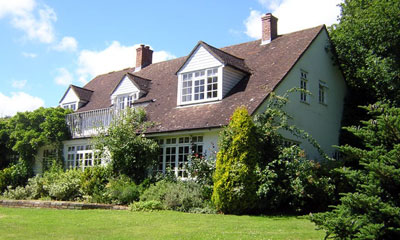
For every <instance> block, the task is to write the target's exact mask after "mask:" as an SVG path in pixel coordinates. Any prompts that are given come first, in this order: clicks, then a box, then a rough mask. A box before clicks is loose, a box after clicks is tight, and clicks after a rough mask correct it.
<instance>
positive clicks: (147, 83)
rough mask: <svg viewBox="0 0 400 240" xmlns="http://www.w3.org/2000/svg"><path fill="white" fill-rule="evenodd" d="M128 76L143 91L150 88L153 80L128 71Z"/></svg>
mask: <svg viewBox="0 0 400 240" xmlns="http://www.w3.org/2000/svg"><path fill="white" fill-rule="evenodd" d="M127 76H128V78H129V79H130V80H131V81H132V82H133V84H135V85H136V86H137V87H138V88H139V89H140V90H141V91H144V92H146V93H147V92H148V91H149V90H150V88H151V80H149V79H145V78H142V77H139V76H136V75H134V74H132V73H128V74H127Z"/></svg>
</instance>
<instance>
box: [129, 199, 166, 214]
mask: <svg viewBox="0 0 400 240" xmlns="http://www.w3.org/2000/svg"><path fill="white" fill-rule="evenodd" d="M129 207H130V209H131V211H134V212H152V211H157V210H163V209H164V207H163V205H162V203H161V202H160V201H157V200H150V201H144V202H142V201H140V202H134V203H132V204H130V205H129Z"/></svg>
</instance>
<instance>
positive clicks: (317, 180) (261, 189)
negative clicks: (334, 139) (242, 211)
mask: <svg viewBox="0 0 400 240" xmlns="http://www.w3.org/2000/svg"><path fill="white" fill-rule="evenodd" d="M258 179H259V182H258V191H257V196H258V199H259V202H258V208H259V209H258V211H259V212H263V213H265V212H268V213H276V212H286V213H305V212H308V211H321V210H326V207H327V206H328V204H329V203H330V202H331V200H332V198H333V195H334V189H335V186H334V185H333V184H332V180H331V179H330V178H329V177H327V176H325V175H324V171H323V169H322V167H321V164H320V163H316V162H314V161H312V160H308V159H307V158H305V153H304V151H303V150H301V149H300V148H299V147H297V146H292V147H288V148H284V149H282V150H281V154H280V155H279V157H278V158H277V159H276V160H273V161H270V162H268V163H267V165H266V167H265V168H264V169H262V170H260V171H258Z"/></svg>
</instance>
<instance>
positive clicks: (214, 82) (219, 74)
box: [176, 41, 250, 106]
mask: <svg viewBox="0 0 400 240" xmlns="http://www.w3.org/2000/svg"><path fill="white" fill-rule="evenodd" d="M248 70H249V69H248V68H247V66H246V64H245V62H244V60H243V59H242V58H238V57H236V56H233V55H231V54H229V53H227V52H224V51H222V50H220V49H217V48H214V47H212V46H210V45H208V44H206V43H205V42H201V41H200V42H199V43H198V44H197V45H196V47H195V48H194V49H193V50H192V52H191V53H190V54H189V56H188V57H187V59H186V61H185V62H184V63H183V64H182V66H181V67H180V68H179V69H178V71H177V72H176V74H177V75H178V89H177V90H178V92H177V95H178V96H177V105H178V106H182V105H189V104H198V103H206V102H213V101H218V100H221V99H222V98H224V97H225V96H226V95H227V94H228V93H229V91H231V90H232V88H233V87H234V86H235V85H236V84H237V83H238V82H239V81H240V80H241V79H242V78H243V77H244V76H246V75H247V74H249V73H250V72H249V71H248Z"/></svg>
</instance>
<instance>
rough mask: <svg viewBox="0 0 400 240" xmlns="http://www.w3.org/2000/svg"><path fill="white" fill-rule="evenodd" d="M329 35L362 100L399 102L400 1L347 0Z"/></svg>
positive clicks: (350, 83)
mask: <svg viewBox="0 0 400 240" xmlns="http://www.w3.org/2000/svg"><path fill="white" fill-rule="evenodd" d="M340 7H341V15H340V19H339V20H340V21H339V23H338V24H335V25H333V26H332V27H331V28H330V36H331V39H332V42H333V44H334V47H335V51H336V53H337V57H338V60H339V63H340V66H341V68H342V69H343V71H344V75H345V77H346V80H347V83H348V85H349V87H350V88H351V90H352V91H353V92H360V93H362V95H363V98H362V99H361V100H362V101H361V103H362V102H364V104H363V105H367V104H368V103H374V102H376V101H377V100H384V99H386V100H388V99H390V100H392V101H396V102H397V103H398V104H399V103H400V94H399V93H400V1H398V0H384V1H382V0H344V2H343V3H341V4H340Z"/></svg>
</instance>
